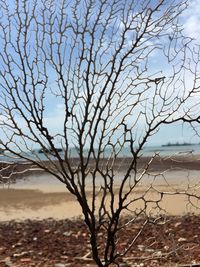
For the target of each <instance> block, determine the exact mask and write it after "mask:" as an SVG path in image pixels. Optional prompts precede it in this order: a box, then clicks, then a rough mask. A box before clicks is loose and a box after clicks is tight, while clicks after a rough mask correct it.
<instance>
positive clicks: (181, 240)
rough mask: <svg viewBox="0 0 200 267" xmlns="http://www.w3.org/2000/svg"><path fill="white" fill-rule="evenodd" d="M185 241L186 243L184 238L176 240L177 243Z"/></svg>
mask: <svg viewBox="0 0 200 267" xmlns="http://www.w3.org/2000/svg"><path fill="white" fill-rule="evenodd" d="M185 241H187V239H186V238H184V237H180V238H179V239H178V242H185Z"/></svg>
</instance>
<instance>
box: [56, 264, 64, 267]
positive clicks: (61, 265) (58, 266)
mask: <svg viewBox="0 0 200 267" xmlns="http://www.w3.org/2000/svg"><path fill="white" fill-rule="evenodd" d="M54 267H65V264H63V263H56V264H55V265H54Z"/></svg>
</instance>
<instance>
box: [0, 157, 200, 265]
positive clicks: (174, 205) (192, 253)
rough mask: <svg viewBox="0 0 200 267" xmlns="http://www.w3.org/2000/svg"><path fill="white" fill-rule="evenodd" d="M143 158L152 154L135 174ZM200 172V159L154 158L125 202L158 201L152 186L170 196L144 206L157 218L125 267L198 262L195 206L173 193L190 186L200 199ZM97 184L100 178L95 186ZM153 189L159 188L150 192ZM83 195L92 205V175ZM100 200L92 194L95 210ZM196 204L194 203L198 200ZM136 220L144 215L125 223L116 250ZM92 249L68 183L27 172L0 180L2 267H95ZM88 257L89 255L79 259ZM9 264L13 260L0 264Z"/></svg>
mask: <svg viewBox="0 0 200 267" xmlns="http://www.w3.org/2000/svg"><path fill="white" fill-rule="evenodd" d="M148 162H149V158H142V159H141V161H140V162H139V167H140V172H139V173H138V177H140V176H141V170H142V169H143V167H144V166H146V164H147V163H148ZM127 164H128V160H127V159H126V160H124V159H123V161H122V162H120V161H118V162H116V166H115V170H116V175H115V194H116V195H117V192H118V188H119V186H120V183H121V181H122V179H123V174H124V171H125V170H126V168H127ZM17 168H19V169H20V171H21V170H22V168H24V167H23V165H22V166H20V165H18V166H17ZM199 169H200V164H199V157H198V156H195V157H187V158H183V157H176V158H166V159H156V160H155V161H154V162H153V164H152V165H151V167H150V168H149V170H148V171H149V172H148V174H146V175H144V176H142V179H141V181H140V182H139V184H138V186H137V187H136V189H135V190H133V192H132V193H131V194H130V199H134V198H135V199H137V198H138V197H140V196H142V195H144V193H145V198H146V200H147V201H150V200H155V201H156V199H157V198H158V197H159V196H160V194H158V192H157V191H159V192H161V191H162V192H166V193H168V194H166V196H164V197H163V199H162V201H161V202H160V208H159V209H155V207H154V204H155V203H154V204H152V205H150V206H148V207H147V213H146V214H147V215H150V216H155V218H157V217H158V216H159V218H161V222H160V221H158V224H155V225H150V226H149V227H148V228H147V229H146V230H145V231H144V233H143V234H142V235H141V237H140V238H139V239H138V241H137V242H136V243H135V245H134V247H133V249H132V250H131V251H130V253H128V254H127V255H126V257H124V258H123V262H125V263H127V262H128V263H127V264H129V265H126V266H135V265H133V263H134V264H135V263H136V262H137V263H138V264H140V263H142V264H143V265H142V266H144V267H146V266H165V267H169V266H170V267H171V266H172V267H175V266H179V265H177V264H183V263H191V262H198V261H200V243H199V238H198V237H199V220H200V212H199V209H198V208H196V207H194V206H193V205H191V204H190V205H188V198H187V197H186V196H185V195H184V194H171V193H172V192H178V191H179V192H185V191H186V190H187V192H190V193H191V192H192V193H194V189H195V190H196V191H195V194H196V195H198V196H199V195H200V187H199V182H200V179H199V178H200V174H199ZM155 177H156V178H155ZM101 182H102V181H101V179H100V177H97V185H98V186H100V185H101ZM151 186H152V188H154V189H156V190H153V189H150V190H148V192H147V188H151ZM188 186H189V188H188ZM125 191H126V190H125ZM86 192H87V197H88V202H90V200H91V195H92V187H91V179H90V177H88V180H87V183H86ZM99 201H100V197H99V198H98V197H97V199H96V204H97V207H98V205H99ZM193 204H195V205H196V206H198V205H199V203H198V201H196V202H193ZM142 205H143V203H141V201H138V202H135V203H134V205H132V207H131V208H132V209H133V210H134V209H140V208H142ZM127 216H129V214H128V213H124V219H122V220H125V218H126V217H127ZM127 218H128V217H127ZM162 218H163V219H162ZM141 224H142V219H140V220H139V221H137V222H136V223H134V227H133V228H132V227H131V225H130V227H128V228H127V229H126V230H124V232H123V233H121V235H120V236H121V238H122V239H120V243H119V244H118V245H119V247H120V248H123V244H125V240H128V238H130V236H131V235H134V234H135V231H136V230H137V229H139V228H140V227H141ZM146 231H147V232H146ZM102 242H103V240H102ZM81 244H84V245H81ZM102 244H103V243H102ZM89 251H90V245H89V233H88V231H87V229H86V226H85V224H84V222H83V220H82V213H81V208H80V206H79V204H78V202H77V200H76V198H75V197H74V196H73V195H72V194H70V193H69V192H68V191H67V189H66V186H65V184H62V183H61V182H60V181H58V180H57V179H56V178H54V177H53V176H51V175H49V174H48V173H45V172H41V171H34V172H33V171H31V172H25V175H22V177H19V176H17V178H16V179H14V180H12V182H10V183H9V184H4V185H1V188H0V267H4V266H12V267H21V266H25V267H29V266H30V267H31V266H39V267H55V266H56V264H63V266H72V267H81V266H91V267H94V266H95V265H94V263H93V262H92V260H91V255H90V253H89ZM186 251H187V253H186ZM88 253H89V254H88ZM85 255H87V257H85V258H84V256H85ZM9 262H10V265H5V264H7V263H9ZM131 264H132V265H131ZM58 266H59V265H58ZM60 266H62V265H60Z"/></svg>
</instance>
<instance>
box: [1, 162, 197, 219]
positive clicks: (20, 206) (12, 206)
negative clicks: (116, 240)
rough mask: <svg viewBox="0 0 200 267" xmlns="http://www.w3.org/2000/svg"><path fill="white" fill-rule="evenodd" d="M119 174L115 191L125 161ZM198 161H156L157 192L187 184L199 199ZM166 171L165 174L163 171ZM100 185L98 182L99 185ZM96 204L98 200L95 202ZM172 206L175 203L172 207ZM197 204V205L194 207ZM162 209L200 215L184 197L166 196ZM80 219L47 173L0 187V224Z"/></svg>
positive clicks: (143, 184)
mask: <svg viewBox="0 0 200 267" xmlns="http://www.w3.org/2000/svg"><path fill="white" fill-rule="evenodd" d="M146 162H147V159H142V160H141V162H140V165H141V166H143V165H144V164H146ZM121 166H122V172H118V174H117V176H116V177H115V179H116V183H115V186H116V191H117V187H118V185H119V184H120V181H121V179H122V177H123V168H125V167H126V161H124V162H123V163H122V165H121ZM199 168H200V164H199V158H197V157H195V159H194V158H189V157H187V158H184V159H183V158H176V159H173V160H171V159H170V160H169V159H166V160H165V161H161V160H157V161H155V162H153V164H152V166H151V172H152V174H155V173H158V172H162V174H163V173H164V175H158V177H156V180H155V181H154V182H153V184H154V185H155V187H156V189H158V190H160V191H170V190H172V191H174V190H179V191H181V190H185V189H186V188H187V186H188V184H190V186H194V187H195V188H196V190H197V194H198V195H200V189H199V187H198V183H199V181H200V174H199ZM166 170H168V171H166ZM153 179H154V176H152V177H151V176H149V175H146V176H144V177H143V178H142V180H141V183H140V184H139V186H138V187H137V188H136V190H135V191H134V192H133V194H132V197H135V198H137V196H140V195H141V194H143V193H144V192H145V190H146V189H147V188H148V187H149V185H150V184H151V183H152V181H153ZM99 183H101V182H99ZM90 186H91V184H90V179H88V184H87V194H88V197H89V199H90V194H91V193H90V191H91V188H90ZM156 197H157V193H156V192H155V191H149V193H148V199H156ZM97 201H98V199H97ZM174 203H176V204H175V205H174ZM197 204H198V203H197ZM141 206H142V203H141V202H138V203H135V208H140V207H141ZM161 207H162V208H163V209H165V210H166V212H167V214H169V215H183V214H186V213H188V212H190V213H191V212H194V213H199V210H198V209H194V208H192V207H191V205H189V206H187V198H186V197H185V196H183V195H176V196H166V197H164V198H163V200H162V203H161ZM79 216H81V209H80V206H79V204H78V203H77V201H76V199H75V197H74V196H72V195H71V194H70V193H69V192H68V191H67V189H66V187H65V185H64V184H62V183H61V182H60V181H58V180H56V179H55V178H54V177H52V176H51V175H49V174H47V173H29V174H28V175H27V176H24V177H23V178H22V179H16V181H15V183H11V184H9V185H2V186H1V187H0V220H1V221H7V220H13V219H14V220H23V219H46V218H50V217H51V218H54V219H66V218H74V217H79Z"/></svg>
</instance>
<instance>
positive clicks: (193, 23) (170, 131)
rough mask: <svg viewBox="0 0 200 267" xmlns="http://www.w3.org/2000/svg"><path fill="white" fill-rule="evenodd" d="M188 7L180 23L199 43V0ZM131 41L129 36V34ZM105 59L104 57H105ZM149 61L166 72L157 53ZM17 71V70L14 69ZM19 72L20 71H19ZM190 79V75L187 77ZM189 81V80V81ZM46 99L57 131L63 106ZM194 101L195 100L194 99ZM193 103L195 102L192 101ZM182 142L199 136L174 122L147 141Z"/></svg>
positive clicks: (49, 122) (50, 122) (50, 121)
mask: <svg viewBox="0 0 200 267" xmlns="http://www.w3.org/2000/svg"><path fill="white" fill-rule="evenodd" d="M188 3H189V7H188V8H187V10H186V11H185V12H184V13H183V15H182V16H181V24H183V31H184V34H185V35H186V36H188V37H190V38H193V39H195V41H194V42H195V43H197V44H200V27H199V25H200V12H199V10H200V0H189V1H188ZM13 38H14V37H13ZM130 41H131V36H130ZM105 60H106V58H105ZM151 61H152V64H153V65H152V66H153V71H154V70H155V71H156V70H157V69H158V70H159V69H162V70H163V72H166V73H167V71H168V70H167V69H166V67H165V66H166V62H164V61H163V60H162V59H161V57H160V54H159V53H155V54H153V53H152V55H151ZM16 73H17V71H16ZM19 73H20V72H19ZM51 79H52V83H51V87H52V88H53V89H54V90H55V89H56V85H55V84H54V83H53V79H54V76H53V75H52V77H51ZM188 80H190V77H188ZM189 83H190V82H189ZM47 96H48V98H47V101H46V113H45V118H44V120H45V125H46V126H47V127H48V128H49V129H51V132H53V133H58V132H59V131H60V130H61V128H62V126H63V113H64V106H63V104H62V103H61V102H60V101H58V99H57V98H56V97H55V96H52V95H51V96H50V95H47ZM194 101H195V100H194ZM193 104H195V103H193ZM142 123H143V122H142V120H141V123H140V127H141V128H142V127H143V124H142ZM19 124H21V128H24V127H25V125H24V124H23V122H21V121H19ZM169 142H170V143H176V142H178V143H183V142H191V143H200V140H199V137H198V136H196V135H195V132H194V130H193V129H192V127H190V126H189V125H186V124H184V125H183V124H181V123H176V124H173V125H165V126H161V128H160V130H159V131H158V132H157V133H156V134H155V135H153V136H152V137H151V138H150V139H149V141H148V144H147V145H149V146H154V145H155V146H158V145H163V144H166V143H169Z"/></svg>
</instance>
